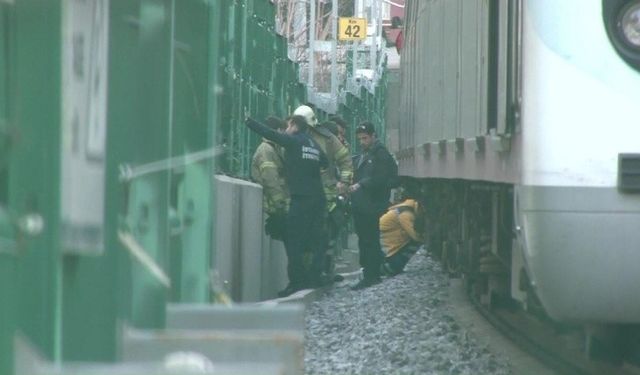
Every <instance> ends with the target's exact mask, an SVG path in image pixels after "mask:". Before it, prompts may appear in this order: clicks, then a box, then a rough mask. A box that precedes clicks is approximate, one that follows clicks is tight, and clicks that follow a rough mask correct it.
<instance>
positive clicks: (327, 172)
mask: <svg viewBox="0 0 640 375" xmlns="http://www.w3.org/2000/svg"><path fill="white" fill-rule="evenodd" d="M309 133H311V137H312V138H313V140H314V141H316V143H318V145H320V148H321V149H322V151H323V152H324V153H325V155H326V156H327V161H328V163H329V165H328V166H327V168H326V169H324V170H323V171H322V176H321V177H322V184H323V185H324V194H325V197H326V198H327V211H329V212H331V211H332V210H333V209H334V208H335V206H336V195H337V194H338V192H337V189H336V184H337V183H338V181H340V182H342V183H344V184H346V185H349V184H351V179H352V177H353V164H352V163H351V155H350V154H349V149H348V148H346V147H345V146H344V144H342V142H340V140H339V139H338V137H336V136H335V135H333V134H331V132H329V131H328V130H326V129H324V128H318V127H312V128H311V131H310V132H309Z"/></svg>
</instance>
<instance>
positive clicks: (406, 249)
mask: <svg viewBox="0 0 640 375" xmlns="http://www.w3.org/2000/svg"><path fill="white" fill-rule="evenodd" d="M420 214H421V212H420V207H419V204H418V202H417V201H416V200H415V199H406V200H404V201H403V202H402V203H399V204H396V205H394V206H391V207H390V208H389V209H388V210H387V212H386V213H385V214H384V215H382V217H380V245H381V247H382V251H383V252H384V253H385V259H384V261H383V263H382V265H381V266H380V273H381V274H382V275H385V276H394V275H397V274H399V273H401V272H402V271H403V270H404V267H405V266H406V265H407V263H408V262H409V259H411V257H412V256H413V255H414V254H415V253H416V252H417V251H418V248H419V247H420V241H421V240H422V238H421V236H420V233H419V232H417V231H416V228H415V222H416V217H417V216H419V215H420Z"/></svg>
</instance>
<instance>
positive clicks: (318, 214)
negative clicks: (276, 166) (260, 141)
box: [245, 116, 327, 297]
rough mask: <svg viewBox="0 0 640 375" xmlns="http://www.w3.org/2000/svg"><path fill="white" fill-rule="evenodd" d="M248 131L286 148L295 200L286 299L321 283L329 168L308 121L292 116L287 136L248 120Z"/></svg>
mask: <svg viewBox="0 0 640 375" xmlns="http://www.w3.org/2000/svg"><path fill="white" fill-rule="evenodd" d="M245 124H246V125H247V127H248V128H249V129H251V130H253V131H255V132H256V133H258V134H260V135H262V136H263V137H264V138H266V139H268V140H270V141H273V142H274V143H276V144H278V145H280V146H282V147H283V148H284V151H285V153H284V172H285V179H286V181H287V186H288V187H289V194H290V196H291V200H290V203H289V211H288V212H287V219H286V224H287V228H286V235H285V241H284V246H285V249H286V251H287V258H288V264H287V275H288V277H289V284H288V285H287V287H286V288H285V289H284V290H282V291H280V292H278V296H279V297H286V296H288V295H290V294H292V293H295V292H297V291H298V290H302V289H305V288H308V287H317V286H320V283H321V275H322V269H323V261H324V247H323V245H324V233H323V231H322V230H318V228H322V227H323V220H324V218H325V216H326V214H325V206H326V201H325V197H324V191H323V188H322V179H321V177H320V170H321V168H326V167H327V157H326V156H325V154H324V152H322V150H321V149H320V146H318V144H317V143H316V142H315V141H314V140H313V138H311V136H310V135H309V133H308V130H307V129H308V125H307V121H306V119H305V118H304V117H302V116H292V117H291V118H290V119H289V121H288V124H287V129H286V130H285V132H284V133H280V132H278V131H275V130H273V129H271V128H270V127H268V126H266V125H264V124H262V123H260V122H258V121H256V120H254V119H252V118H250V117H248V118H247V119H246V120H245ZM307 249H308V250H310V251H311V254H312V261H311V269H310V270H309V272H306V271H305V269H304V262H303V255H304V251H305V250H307Z"/></svg>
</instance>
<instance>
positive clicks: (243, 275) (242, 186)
mask: <svg viewBox="0 0 640 375" xmlns="http://www.w3.org/2000/svg"><path fill="white" fill-rule="evenodd" d="M215 179H216V193H217V194H216V201H215V206H214V207H215V210H216V221H215V223H216V224H215V228H214V233H215V251H214V254H213V257H212V262H213V264H212V268H213V269H215V270H217V271H218V274H219V276H220V280H221V281H222V283H223V286H224V288H225V290H226V291H227V293H228V294H229V295H230V296H231V298H232V299H233V300H234V301H235V302H255V301H261V300H265V299H271V298H274V297H275V296H276V292H277V291H278V290H280V289H282V288H284V287H285V286H286V283H287V275H286V262H287V258H286V254H285V251H284V246H283V245H282V242H280V241H272V240H271V239H270V238H269V237H267V236H266V235H265V234H264V218H263V212H262V187H261V186H260V185H258V184H254V183H252V182H248V181H244V180H239V179H235V178H231V177H228V176H222V175H219V176H215Z"/></svg>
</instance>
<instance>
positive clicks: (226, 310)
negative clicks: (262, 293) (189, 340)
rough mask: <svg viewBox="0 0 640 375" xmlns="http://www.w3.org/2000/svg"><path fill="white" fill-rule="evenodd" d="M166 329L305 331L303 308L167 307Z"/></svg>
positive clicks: (253, 306) (283, 305) (262, 306)
mask: <svg viewBox="0 0 640 375" xmlns="http://www.w3.org/2000/svg"><path fill="white" fill-rule="evenodd" d="M167 328H168V329H193V330H274V331H278V332H284V331H293V332H298V333H300V334H302V332H304V328H305V322H304V308H303V306H302V305H295V304H282V305H276V306H265V305H237V306H236V305H234V306H232V307H231V308H230V307H227V306H223V305H206V304H171V305H169V306H168V307H167Z"/></svg>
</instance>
